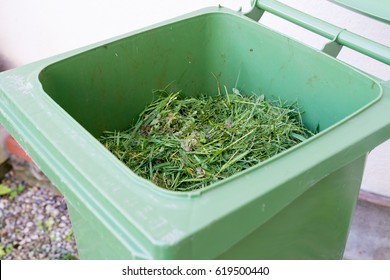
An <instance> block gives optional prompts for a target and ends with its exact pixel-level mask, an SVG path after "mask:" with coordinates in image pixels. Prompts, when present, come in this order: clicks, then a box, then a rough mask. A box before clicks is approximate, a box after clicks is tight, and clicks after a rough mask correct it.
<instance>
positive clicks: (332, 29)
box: [246, 0, 390, 65]
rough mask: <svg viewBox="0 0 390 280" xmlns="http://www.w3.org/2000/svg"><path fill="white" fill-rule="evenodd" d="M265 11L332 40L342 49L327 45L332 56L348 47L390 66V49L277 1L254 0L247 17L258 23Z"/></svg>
mask: <svg viewBox="0 0 390 280" xmlns="http://www.w3.org/2000/svg"><path fill="white" fill-rule="evenodd" d="M264 11H267V12H269V13H272V14H274V15H276V16H279V17H281V18H283V19H286V20H288V21H290V22H292V23H294V24H297V25H299V26H301V27H303V28H305V29H308V30H310V31H312V32H314V33H317V34H318V35H321V36H323V37H326V38H328V39H330V40H331V42H330V43H328V44H333V45H334V44H338V45H340V48H339V50H338V51H334V49H335V48H329V45H328V44H327V45H328V47H327V46H326V45H325V48H324V49H323V50H322V51H324V52H327V49H328V48H329V49H332V50H333V52H331V53H330V54H331V55H333V56H337V54H338V52H339V51H340V50H341V47H342V46H346V47H348V48H351V49H353V50H355V51H358V52H360V53H362V54H365V55H367V56H369V57H371V58H373V59H376V60H378V61H381V62H383V63H385V64H387V65H390V48H389V47H387V46H385V45H382V44H380V43H378V42H374V41H371V40H369V39H367V38H365V37H362V36H360V35H357V34H355V33H353V32H350V31H348V30H346V29H343V28H340V27H338V26H336V25H333V24H331V23H328V22H326V21H323V20H321V19H318V18H315V17H313V16H311V15H308V14H305V13H303V12H301V11H298V10H296V9H294V8H292V7H290V6H287V5H285V4H282V3H280V2H278V1H275V0H252V10H251V11H250V12H248V13H247V14H246V16H248V17H250V18H252V19H254V20H256V21H258V20H259V19H260V18H261V16H262V15H263V13H264Z"/></svg>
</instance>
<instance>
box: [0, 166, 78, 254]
mask: <svg viewBox="0 0 390 280" xmlns="http://www.w3.org/2000/svg"><path fill="white" fill-rule="evenodd" d="M1 184H3V185H5V186H8V187H9V188H11V189H12V190H13V194H11V195H10V194H7V195H2V196H0V236H1V244H0V258H1V259H3V260H9V259H77V258H78V255H77V250H76V243H75V240H74V236H73V231H72V227H71V224H70V220H69V216H68V210H67V206H66V203H65V199H64V197H63V196H61V195H59V194H58V193H54V192H53V191H51V190H50V188H47V187H42V186H40V185H39V183H37V184H33V185H32V184H29V183H27V182H25V181H23V180H21V179H20V178H19V177H17V176H15V171H13V170H11V171H10V172H8V173H7V174H6V175H5V178H4V179H3V180H2V182H1Z"/></svg>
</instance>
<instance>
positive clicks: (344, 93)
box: [39, 12, 381, 137]
mask: <svg viewBox="0 0 390 280" xmlns="http://www.w3.org/2000/svg"><path fill="white" fill-rule="evenodd" d="M211 73H213V74H215V75H216V76H217V77H218V80H219V82H220V84H221V86H224V85H226V87H227V88H228V89H229V90H231V89H232V88H233V87H236V88H237V89H239V90H240V92H241V93H243V94H252V93H255V94H264V95H265V96H266V98H280V99H281V100H283V101H287V102H295V101H297V102H298V106H299V107H300V108H301V109H302V110H303V111H304V114H303V122H304V124H305V125H306V126H307V127H308V128H309V129H311V130H315V129H317V128H319V130H320V131H323V130H325V129H327V128H329V127H330V126H332V125H335V124H337V123H338V122H339V121H341V120H343V119H345V118H347V117H348V116H350V115H351V114H353V113H355V112H356V111H358V110H359V109H362V108H363V107H364V106H367V105H368V104H369V103H370V102H373V101H374V100H375V99H377V98H379V96H380V94H381V89H380V87H379V86H378V84H377V83H376V82H375V81H373V80H372V79H371V78H370V77H368V76H366V75H364V74H362V73H361V72H358V71H356V70H355V69H353V68H351V67H349V66H348V65H345V64H343V63H341V62H340V61H338V60H336V59H334V58H332V57H330V56H328V55H326V54H324V53H322V52H320V51H318V50H315V49H312V48H310V47H308V46H306V45H303V44H301V43H299V42H297V41H294V40H292V39H290V38H288V37H286V36H284V35H281V34H279V33H276V32H275V31H272V30H270V29H268V28H267V27H265V26H263V25H261V24H260V23H257V22H255V21H253V20H251V19H248V18H246V17H245V16H243V15H237V14H233V13H224V12H210V13H205V14H201V15H197V16H194V17H191V18H188V19H185V20H180V21H176V22H171V23H167V24H166V25H163V26H160V27H157V28H154V29H150V30H146V31H143V32H139V33H136V34H133V35H132V36H128V37H125V38H122V39H118V40H116V41H112V42H110V43H106V44H102V45H100V46H99V47H95V48H93V49H90V50H88V51H86V52H82V53H80V54H77V55H75V56H71V57H69V58H66V59H63V60H61V61H59V62H56V63H53V64H51V65H49V66H47V67H46V68H44V69H43V70H42V71H41V72H40V75H39V79H40V82H41V83H42V86H43V89H44V91H45V92H46V93H47V94H48V95H49V96H50V97H51V98H52V99H53V100H54V101H55V102H56V103H58V104H59V105H60V106H61V107H62V108H63V109H64V110H65V111H66V112H67V113H69V114H70V115H71V116H72V117H73V118H74V119H75V120H76V121H77V122H79V123H80V124H81V125H82V126H83V127H84V128H85V129H87V130H88V131H89V132H90V133H91V134H92V135H93V136H95V137H99V136H100V135H101V134H102V132H103V131H107V130H108V131H113V130H123V129H126V128H128V127H129V125H130V123H131V122H134V121H135V120H136V119H137V117H138V114H139V113H140V112H141V111H142V110H143V109H144V107H145V106H146V105H147V104H148V103H150V102H151V101H152V100H153V98H154V97H155V96H154V94H153V93H152V91H153V90H154V89H162V88H165V87H166V86H167V85H168V84H171V86H170V88H171V89H172V90H182V92H183V94H185V95H199V94H217V84H216V81H215V79H214V77H213V75H212V74H211Z"/></svg>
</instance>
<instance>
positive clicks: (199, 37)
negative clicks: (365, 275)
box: [0, 7, 390, 259]
mask: <svg viewBox="0 0 390 280" xmlns="http://www.w3.org/2000/svg"><path fill="white" fill-rule="evenodd" d="M210 72H213V73H216V75H218V79H219V81H220V83H221V84H224V85H226V86H227V87H232V86H234V84H235V83H236V81H237V73H240V77H239V80H238V84H237V87H238V88H239V89H240V90H242V92H254V93H255V94H265V95H266V96H267V98H273V97H275V96H276V97H277V98H281V99H282V100H285V101H288V102H294V101H297V102H298V104H299V106H302V108H303V110H304V111H305V114H304V116H303V121H304V123H305V125H306V126H307V127H308V128H310V129H313V130H314V129H315V128H316V127H317V125H319V126H320V133H319V134H317V135H316V136H314V137H312V138H311V139H310V140H308V141H306V142H304V143H301V144H299V145H297V146H295V147H293V148H292V149H290V150H288V151H286V152H283V153H282V154H280V155H277V156H275V157H273V158H271V159H269V160H267V161H265V162H263V163H261V164H259V165H257V166H255V167H253V168H250V169H248V170H246V171H244V172H241V173H239V174H236V175H234V176H232V177H231V178H228V179H226V180H223V181H221V182H219V183H217V184H214V185H212V186H210V187H207V188H205V189H202V190H196V191H193V192H187V193H173V192H171V191H167V190H163V189H161V188H158V187H157V186H155V185H154V184H152V183H151V182H149V181H147V180H144V179H142V178H140V177H138V176H136V175H135V174H134V173H133V172H132V171H130V170H129V169H128V168H127V167H126V166H125V165H124V164H122V163H121V162H120V161H119V160H117V159H116V158H115V157H114V156H113V155H112V154H111V153H110V152H108V151H107V150H106V149H105V148H104V147H103V146H102V145H101V144H100V143H99V141H98V140H97V139H96V137H99V135H101V133H102V132H103V131H104V130H115V129H123V128H125V127H126V125H127V124H128V123H129V122H130V121H134V119H135V118H136V117H137V115H138V113H139V112H140V111H141V110H142V109H143V108H144V106H145V105H146V104H148V103H149V102H150V101H152V100H153V95H152V90H153V89H155V88H161V87H164V86H165V85H167V84H168V83H170V82H172V81H175V83H174V85H173V86H174V87H176V88H177V89H183V92H187V93H188V94H190V95H195V94H199V93H205V92H208V93H212V92H215V80H214V79H213V78H212V77H211V76H210ZM389 87H390V85H389V83H388V82H387V83H385V82H383V81H380V80H377V79H375V78H372V77H370V76H368V75H366V74H364V73H362V72H360V71H358V70H356V69H354V68H353V67H351V66H349V65H346V64H345V63H342V62H340V61H338V60H337V59H335V58H333V57H331V56H329V55H327V54H324V53H323V52H321V51H318V50H315V49H312V48H310V47H308V46H306V45H303V44H301V43H299V42H296V41H294V40H293V39H291V38H288V37H286V36H284V35H281V34H279V33H277V32H275V31H273V30H271V29H269V28H267V27H265V26H263V25H262V24H260V23H257V22H255V21H253V20H251V19H249V18H248V17H246V16H244V15H242V14H241V13H239V12H234V11H231V10H228V9H225V8H222V7H218V8H206V9H202V10H199V11H195V12H192V13H190V14H187V15H184V16H181V17H178V18H175V19H172V20H169V21H166V22H163V23H161V24H157V25H154V26H152V27H149V28H144V29H141V30H139V31H136V32H131V33H129V34H125V35H123V36H119V37H116V38H113V39H110V40H106V41H103V42H100V43H96V44H93V45H90V46H87V47H84V48H81V49H78V50H75V51H71V52H68V53H65V54H62V55H59V56H55V57H52V58H48V59H45V60H42V61H38V62H36V63H32V64H29V65H26V66H23V67H20V68H17V69H14V70H11V71H7V72H4V73H1V74H0V120H1V122H2V123H3V124H4V126H5V127H6V128H7V130H8V131H9V132H10V133H11V134H12V135H13V136H14V137H15V139H16V140H17V141H18V142H19V143H20V144H21V146H22V147H23V148H24V149H25V150H26V151H27V153H28V154H29V156H30V157H31V158H32V159H33V160H34V161H35V162H36V163H37V164H38V165H39V166H40V168H41V169H42V170H43V171H44V172H45V174H46V175H47V176H48V177H49V178H50V180H51V181H52V182H53V183H54V184H55V185H56V186H57V187H58V189H59V190H60V191H61V192H62V193H63V194H64V195H65V197H66V199H67V202H68V206H69V211H70V216H71V220H72V225H73V228H74V231H75V236H76V241H77V246H78V250H79V254H80V256H81V258H84V259H132V258H134V259H153V258H155V259H214V258H225V259H229V258H233V259H251V258H252V259H260V258H267V259H308V258H317V259H318V258H321V259H333V258H341V257H342V254H343V250H344V246H345V242H346V238H347V234H348V228H349V224H350V219H351V215H352V212H353V209H354V207H355V203H356V198H357V195H358V191H359V187H360V182H361V177H362V174H363V166H364V159H365V154H366V153H367V152H368V151H369V150H371V149H372V148H374V147H375V146H377V145H378V144H380V143H381V142H383V141H385V140H386V139H388V138H389V137H390V121H389V117H388V114H389V113H388V112H389V111H388V108H389V106H390V96H389V90H390V88H389Z"/></svg>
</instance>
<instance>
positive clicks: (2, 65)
mask: <svg viewBox="0 0 390 280" xmlns="http://www.w3.org/2000/svg"><path fill="white" fill-rule="evenodd" d="M11 68H12V66H11V65H10V63H9V62H8V61H7V60H6V59H5V58H4V56H3V55H2V54H0V72H2V71H5V70H8V69H11Z"/></svg>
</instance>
